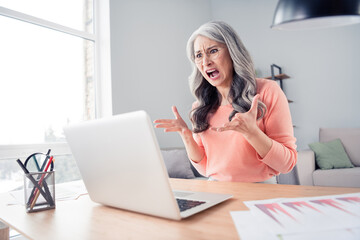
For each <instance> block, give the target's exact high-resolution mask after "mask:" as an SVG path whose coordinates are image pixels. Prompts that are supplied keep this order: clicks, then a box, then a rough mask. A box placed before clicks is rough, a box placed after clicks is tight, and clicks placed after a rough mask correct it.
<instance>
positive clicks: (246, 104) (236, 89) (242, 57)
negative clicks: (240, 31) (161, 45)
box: [186, 21, 266, 133]
mask: <svg viewBox="0 0 360 240" xmlns="http://www.w3.org/2000/svg"><path fill="white" fill-rule="evenodd" d="M199 35H201V36H204V37H207V38H209V39H211V40H213V41H216V42H219V43H223V44H225V45H226V46H227V48H228V50H229V53H230V57H231V59H232V62H233V68H234V73H233V81H232V83H231V87H230V92H229V96H228V97H229V98H230V100H231V102H232V106H233V108H234V111H233V112H232V113H231V114H230V116H229V121H231V119H232V118H233V117H234V115H235V114H236V113H238V112H240V113H241V112H247V111H249V109H250V107H251V102H252V100H253V98H254V96H255V95H256V80H255V69H254V64H253V62H252V59H251V56H250V54H249V52H248V51H247V50H246V48H245V46H244V44H243V43H242V42H241V40H240V37H239V36H238V35H237V33H236V32H235V31H234V29H233V28H232V27H231V26H229V25H228V24H227V23H225V22H222V21H211V22H208V23H205V24H204V25H202V26H200V27H199V28H198V29H197V30H196V31H195V32H194V33H193V34H192V35H191V36H190V38H189V40H188V42H187V47H186V51H187V56H188V58H189V60H190V62H191V63H192V66H193V72H192V73H191V75H190V76H189V83H190V90H191V92H192V94H193V95H194V96H195V98H196V100H197V102H198V105H197V106H196V107H195V108H194V109H193V110H192V111H191V112H190V119H191V121H192V123H193V128H194V129H193V131H194V132H195V133H198V132H202V131H205V130H206V129H208V128H209V123H208V116H209V113H213V112H215V111H216V110H217V109H218V107H219V106H220V103H221V101H220V100H221V95H220V94H219V93H218V91H217V89H216V87H214V86H212V85H211V84H210V83H208V82H207V80H206V79H205V78H204V77H203V75H202V74H201V72H200V71H199V70H198V68H197V67H196V64H195V61H194V59H195V55H194V41H195V39H196V38H197V36H199ZM258 112H259V115H258V116H259V117H258V119H260V118H262V117H263V116H264V115H265V112H266V106H265V104H264V103H263V102H261V101H260V100H259V104H258Z"/></svg>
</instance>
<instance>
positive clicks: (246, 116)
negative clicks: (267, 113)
mask: <svg viewBox="0 0 360 240" xmlns="http://www.w3.org/2000/svg"><path fill="white" fill-rule="evenodd" d="M258 99H259V95H256V96H255V97H254V99H253V101H252V103H251V108H250V110H249V111H248V112H246V113H237V114H235V116H234V117H233V119H232V120H231V121H230V122H228V123H226V124H224V126H222V127H211V128H210V129H211V130H214V131H218V132H223V131H228V130H234V131H238V132H240V133H242V134H243V135H244V137H247V136H251V135H252V134H254V133H255V132H256V131H257V130H258V126H257V125H256V119H257V114H258Z"/></svg>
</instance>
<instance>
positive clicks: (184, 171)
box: [161, 149, 195, 179]
mask: <svg viewBox="0 0 360 240" xmlns="http://www.w3.org/2000/svg"><path fill="white" fill-rule="evenodd" d="M161 153H162V155H163V159H164V162H165V166H166V169H167V171H168V174H169V177H171V178H186V179H188V178H195V175H194V172H193V171H192V169H191V163H190V161H189V159H188V157H187V154H186V151H185V149H173V150H162V151H161Z"/></svg>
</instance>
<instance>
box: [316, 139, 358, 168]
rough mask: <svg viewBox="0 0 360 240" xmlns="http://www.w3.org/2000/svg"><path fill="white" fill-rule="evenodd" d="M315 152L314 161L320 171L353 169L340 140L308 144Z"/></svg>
mask: <svg viewBox="0 0 360 240" xmlns="http://www.w3.org/2000/svg"><path fill="white" fill-rule="evenodd" d="M309 147H310V148H311V149H312V150H313V151H314V152H315V161H316V163H317V165H318V166H319V167H320V168H321V169H333V168H353V167H354V165H353V164H352V163H351V161H350V159H349V157H348V155H347V153H346V152H345V149H344V147H343V145H342V143H341V140H340V139H335V140H333V141H330V142H324V143H321V142H316V143H312V144H309Z"/></svg>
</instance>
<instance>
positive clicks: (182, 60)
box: [110, 0, 360, 150]
mask: <svg viewBox="0 0 360 240" xmlns="http://www.w3.org/2000/svg"><path fill="white" fill-rule="evenodd" d="M276 3H277V0H253V1H248V0H151V1H150V0H121V1H117V0H111V2H110V9H111V48H112V50H111V53H112V78H113V83H112V86H113V113H114V114H117V113H122V112H127V111H133V110H138V109H145V110H147V111H148V112H149V113H150V116H151V118H152V119H156V118H160V117H161V118H163V117H172V113H171V109H170V108H171V105H177V106H178V108H179V110H180V112H181V113H182V115H183V117H184V118H185V119H188V112H189V110H190V107H191V103H192V101H193V97H192V96H191V94H190V92H189V87H188V81H187V79H188V76H189V74H190V72H191V69H190V64H189V63H188V60H187V59H186V55H185V45H186V41H187V39H188V37H189V36H190V34H191V33H192V32H193V31H194V30H195V29H196V28H197V27H199V26H200V25H201V24H202V23H204V22H207V21H208V20H210V19H218V20H224V21H226V22H228V23H229V24H230V25H232V26H233V27H234V28H235V29H236V31H237V32H238V33H239V35H240V37H241V38H242V40H243V42H244V44H245V46H246V47H247V48H248V50H249V51H250V53H251V55H252V56H253V59H254V62H255V67H256V69H257V71H258V72H259V75H261V76H268V75H270V65H271V64H273V63H275V64H277V65H280V66H281V67H282V68H283V71H284V72H285V73H286V74H288V75H289V76H291V79H288V80H285V82H284V88H285V89H284V90H285V92H286V94H287V96H288V98H289V99H291V100H293V101H294V103H291V104H290V110H291V113H292V117H293V122H294V124H295V125H296V128H295V129H294V130H295V136H296V137H297V139H298V141H297V144H298V149H299V150H300V149H304V148H308V147H307V144H308V143H311V142H314V141H317V140H318V129H319V127H360V111H359V110H358V109H359V107H358V105H359V103H360V94H358V92H359V91H360V74H359V73H358V69H359V67H360V47H359V43H360V25H353V26H346V27H340V28H331V29H323V30H312V31H301V32H288V31H286V32H285V31H274V30H271V29H270V25H271V22H272V17H273V12H274V10H275V7H276ZM156 133H157V137H158V139H159V143H160V145H161V147H179V146H182V142H181V139H180V137H178V136H177V134H175V133H167V134H165V133H162V132H161V131H160V130H156Z"/></svg>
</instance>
